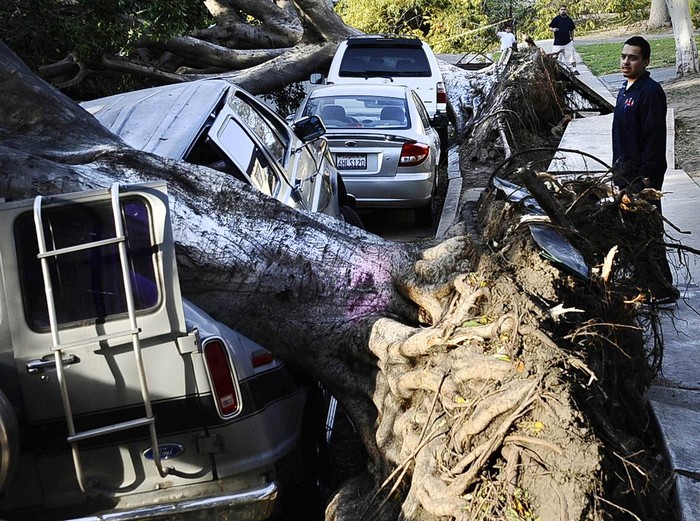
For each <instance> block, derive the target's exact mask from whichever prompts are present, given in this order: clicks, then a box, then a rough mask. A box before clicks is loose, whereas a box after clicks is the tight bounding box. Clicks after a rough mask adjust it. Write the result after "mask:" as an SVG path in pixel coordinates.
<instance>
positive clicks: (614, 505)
mask: <svg viewBox="0 0 700 521" xmlns="http://www.w3.org/2000/svg"><path fill="white" fill-rule="evenodd" d="M593 497H594V498H596V499H597V500H599V501H602V502H603V503H607V504H608V505H610V506H611V507H615V508H617V509H618V510H621V511H622V512H625V513H626V514H629V515H631V516H632V517H633V518H635V519H636V520H637V521H642V520H641V519H640V518H639V517H637V516H636V515H635V514H634V512H631V511H630V510H627V509H626V508H624V507H621V506H620V505H616V504H615V503H613V502H612V501H608V500H607V499H605V498H602V497H600V496H599V495H598V494H594V495H593Z"/></svg>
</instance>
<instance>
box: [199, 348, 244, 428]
mask: <svg viewBox="0 0 700 521" xmlns="http://www.w3.org/2000/svg"><path fill="white" fill-rule="evenodd" d="M203 350H204V359H205V360H206V362H207V370H208V371H209V379H210V380H211V387H212V393H213V394H214V401H215V402H216V409H217V410H218V411H219V415H220V416H222V417H228V416H231V415H233V414H235V413H236V412H238V395H237V393H236V382H235V380H234V372H233V368H232V367H231V360H230V359H229V356H228V352H227V351H226V346H225V345H224V343H223V342H222V341H221V340H219V339H218V338H215V339H210V340H208V341H207V342H206V343H205V344H204V348H203Z"/></svg>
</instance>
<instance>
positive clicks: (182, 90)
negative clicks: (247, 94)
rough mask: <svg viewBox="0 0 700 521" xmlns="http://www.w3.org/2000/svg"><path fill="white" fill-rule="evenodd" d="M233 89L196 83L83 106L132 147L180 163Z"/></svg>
mask: <svg viewBox="0 0 700 521" xmlns="http://www.w3.org/2000/svg"><path fill="white" fill-rule="evenodd" d="M232 86H233V84H231V83H229V82H227V81H225V80H204V81H193V82H187V83H178V84H176V85H166V86H162V87H153V88H150V89H144V90H138V91H134V92H127V93H124V94H116V95H114V96H109V97H106V98H99V99H95V100H91V101H86V102H84V103H81V105H82V107H83V108H84V109H85V110H87V111H88V112H90V113H91V114H92V115H93V116H95V117H96V118H97V119H98V120H99V121H100V123H102V125H104V126H105V127H107V128H108V129H109V130H111V131H112V132H114V133H115V134H117V135H119V136H121V138H122V139H123V140H124V141H125V142H126V143H127V144H129V145H130V146H133V147H135V148H139V149H141V150H144V151H146V152H151V153H154V154H157V155H160V156H165V157H169V158H173V159H181V158H182V157H184V155H185V154H186V152H187V150H188V148H189V147H190V145H191V144H192V142H194V140H195V138H196V137H197V135H198V134H199V132H200V131H201V129H202V126H203V125H204V123H205V122H206V120H207V118H208V117H209V115H210V114H211V113H212V111H213V110H214V108H215V107H216V106H217V105H218V103H219V101H220V100H221V98H222V96H224V94H225V93H226V92H227V91H228V89H230V88H231V87H232Z"/></svg>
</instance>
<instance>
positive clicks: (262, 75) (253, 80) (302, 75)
mask: <svg viewBox="0 0 700 521" xmlns="http://www.w3.org/2000/svg"><path fill="white" fill-rule="evenodd" d="M335 48H336V44H335V43H332V44H330V43H327V44H302V45H297V46H296V47H294V48H293V49H291V50H289V51H288V52H286V53H284V54H282V55H281V56H278V57H276V58H274V59H272V60H270V61H268V62H265V63H264V64H261V65H257V66H255V67H251V68H249V69H245V70H242V71H238V72H234V73H230V74H221V75H219V76H220V77H222V78H225V79H227V80H230V81H232V82H234V83H236V84H237V85H240V86H241V87H243V88H244V89H246V90H248V91H250V92H252V93H253V94H260V93H263V92H269V91H271V90H274V89H276V88H279V87H282V86H284V85H288V84H290V83H294V82H297V81H303V80H306V79H308V77H309V74H310V73H312V72H315V71H317V70H320V68H323V67H324V66H325V65H326V64H328V62H329V61H330V60H331V58H332V57H333V53H334V52H335ZM187 77H188V78H189V79H192V80H195V79H200V78H203V77H206V75H199V74H190V75H187Z"/></svg>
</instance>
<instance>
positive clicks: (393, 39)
mask: <svg viewBox="0 0 700 521" xmlns="http://www.w3.org/2000/svg"><path fill="white" fill-rule="evenodd" d="M347 42H348V47H352V46H354V45H366V44H371V45H375V46H382V45H391V46H396V45H404V46H408V47H421V46H422V45H423V42H422V41H421V39H420V38H418V37H417V36H409V35H396V34H357V35H353V36H349V37H348V39H347Z"/></svg>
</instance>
